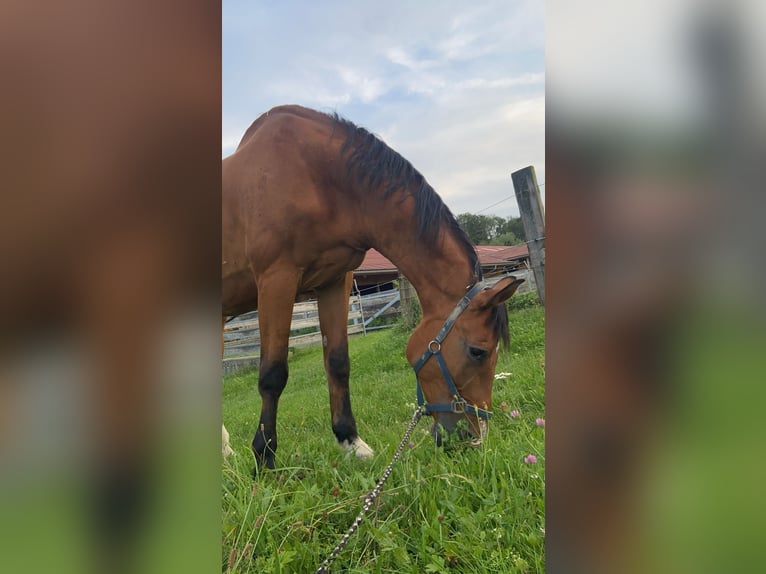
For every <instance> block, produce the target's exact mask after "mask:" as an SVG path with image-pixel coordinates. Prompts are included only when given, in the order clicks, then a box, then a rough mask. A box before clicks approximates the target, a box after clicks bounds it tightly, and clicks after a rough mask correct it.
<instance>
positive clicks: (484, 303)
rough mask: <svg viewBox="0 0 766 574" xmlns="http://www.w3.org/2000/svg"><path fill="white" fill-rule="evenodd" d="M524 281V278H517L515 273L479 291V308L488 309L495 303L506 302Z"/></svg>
mask: <svg viewBox="0 0 766 574" xmlns="http://www.w3.org/2000/svg"><path fill="white" fill-rule="evenodd" d="M522 283H524V279H516V277H514V276H513V275H511V276H509V277H503V278H502V279H501V280H500V281H498V282H497V283H495V284H494V285H493V286H492V287H490V288H488V289H485V290H484V291H481V292H480V293H478V294H477V295H476V304H477V305H478V306H479V309H488V308H490V307H494V306H495V305H500V303H505V302H506V301H507V300H508V299H510V298H511V295H513V294H514V293H515V292H516V289H518V288H519V285H521V284H522Z"/></svg>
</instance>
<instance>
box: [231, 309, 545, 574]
mask: <svg viewBox="0 0 766 574" xmlns="http://www.w3.org/2000/svg"><path fill="white" fill-rule="evenodd" d="M509 315H510V319H509V321H510V327H511V349H510V350H509V351H503V352H501V354H500V357H499V359H498V364H497V372H498V373H503V372H510V373H511V375H510V376H509V377H507V378H506V379H499V380H497V381H496V383H495V390H494V393H493V403H494V410H495V416H494V418H493V419H492V422H491V424H490V432H489V436H488V437H487V438H486V440H485V442H484V444H483V445H482V446H481V447H479V448H468V447H464V446H462V445H458V446H452V447H448V448H438V447H436V446H435V445H434V441H433V439H432V438H431V437H430V435H429V434H428V428H429V426H430V418H428V419H427V420H423V421H421V422H420V423H419V424H418V427H417V428H416V430H415V433H414V435H413V439H412V440H413V441H414V443H415V445H414V447H412V448H406V449H405V452H404V453H403V455H402V457H401V459H400V460H399V462H398V463H397V464H396V465H395V466H394V469H393V472H392V474H391V476H390V477H389V479H388V482H387V483H386V485H385V487H384V489H383V492H382V494H381V496H380V497H379V499H378V502H377V503H376V505H375V506H374V507H373V509H372V510H371V511H370V513H368V515H367V517H366V518H365V520H364V522H363V523H362V525H361V527H360V528H359V530H358V531H357V533H356V534H355V535H354V536H353V537H352V538H351V540H350V542H349V544H348V546H347V547H346V549H345V550H344V551H343V552H342V553H341V554H340V556H339V557H338V558H337V559H336V560H335V562H334V563H333V568H332V571H333V572H354V573H362V572H364V573H368V572H369V573H393V572H412V573H420V572H462V573H481V572H493V573H497V572H543V571H544V538H545V512H544V492H545V473H544V470H545V453H544V444H545V443H544V438H545V437H544V433H545V431H544V429H543V428H540V427H538V426H537V425H536V423H535V419H536V418H538V417H544V416H545V415H544V411H545V409H544V355H545V343H544V341H545V336H544V333H545V327H544V311H543V309H542V308H541V307H539V306H530V307H527V308H523V309H519V310H515V311H513V312H511V313H510V314H509ZM408 337H409V333H408V332H405V331H404V330H403V329H402V328H400V327H394V328H392V329H388V330H385V331H383V332H376V333H373V334H369V335H367V336H365V337H356V338H353V339H351V341H350V355H351V400H352V404H353V407H354V414H355V416H356V420H357V426H358V429H359V433H360V436H361V437H362V438H363V439H364V440H365V441H366V442H367V443H368V444H369V445H370V446H371V447H372V448H373V449H374V450H375V457H374V458H373V459H372V460H370V461H359V460H356V459H355V458H353V457H350V456H348V455H346V454H345V453H342V452H341V451H340V449H339V448H338V447H337V446H336V442H335V437H334V435H333V434H332V430H331V429H330V413H329V400H328V395H327V383H326V380H325V377H324V370H323V367H322V358H321V357H322V355H321V349H320V348H310V349H298V350H296V351H295V354H294V356H292V357H291V359H290V379H289V381H288V385H287V388H286V389H285V391H284V394H283V395H282V398H281V401H280V407H279V409H280V410H279V419H278V423H277V430H278V433H279V451H278V452H277V461H276V463H277V469H276V470H274V471H266V472H263V473H261V475H260V476H259V477H258V479H257V481H255V482H254V481H253V478H252V474H251V471H252V468H253V466H254V458H253V455H252V453H251V451H250V441H251V440H252V435H253V433H254V432H255V430H256V425H257V423H258V415H259V409H260V398H259V396H258V390H257V373H256V372H251V373H247V374H240V375H232V376H228V377H226V378H225V379H224V385H223V389H224V390H223V417H224V421H225V422H226V426H227V429H228V430H229V432H230V433H231V443H232V448H234V450H235V452H236V453H237V454H236V456H234V457H231V458H230V459H228V460H227V461H225V462H224V463H223V482H222V485H223V486H222V488H223V510H222V541H223V555H222V571H224V572H232V573H233V572H237V573H262V572H286V573H287V572H315V571H316V568H317V567H318V565H319V563H320V562H321V561H322V560H323V559H324V558H325V557H326V556H327V554H328V553H329V552H330V550H332V548H333V547H334V546H335V544H336V543H337V542H338V540H339V539H340V537H341V536H342V535H343V533H344V532H345V531H346V529H347V528H348V527H349V526H350V525H351V522H352V521H353V520H354V518H355V517H356V515H357V513H358V512H359V511H360V510H361V506H362V499H363V497H364V496H365V494H366V493H367V492H368V491H369V490H371V489H372V488H373V487H374V486H375V483H376V481H377V480H378V478H379V477H380V475H381V474H382V472H383V470H384V469H385V467H386V466H387V465H388V463H389V461H390V459H391V456H392V454H393V452H394V449H395V448H396V446H397V445H398V443H399V441H400V440H401V437H402V435H403V433H404V431H405V429H406V427H407V424H408V422H409V420H410V418H411V417H412V413H413V411H414V407H415V379H414V375H413V373H412V369H411V368H410V366H409V364H408V363H407V361H406V359H405V358H404V348H405V345H406V342H407V339H408ZM502 403H505V406H506V410H505V411H504V410H501V408H500V405H501V404H502ZM514 409H515V410H518V411H519V413H520V416H519V417H518V418H512V417H511V416H510V412H511V411H512V410H514ZM527 454H535V455H536V456H537V460H538V462H537V463H536V464H525V463H524V457H525V456H526V455H527Z"/></svg>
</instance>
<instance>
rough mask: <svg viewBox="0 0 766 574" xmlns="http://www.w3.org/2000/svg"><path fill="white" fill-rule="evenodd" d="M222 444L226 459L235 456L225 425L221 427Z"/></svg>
mask: <svg viewBox="0 0 766 574" xmlns="http://www.w3.org/2000/svg"><path fill="white" fill-rule="evenodd" d="M221 442H222V447H221V452H222V454H223V457H224V458H226V457H227V456H229V455H232V454H234V451H233V450H232V449H231V446H230V445H229V431H227V430H226V427H225V426H223V425H221Z"/></svg>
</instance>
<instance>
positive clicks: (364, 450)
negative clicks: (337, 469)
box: [338, 437, 375, 458]
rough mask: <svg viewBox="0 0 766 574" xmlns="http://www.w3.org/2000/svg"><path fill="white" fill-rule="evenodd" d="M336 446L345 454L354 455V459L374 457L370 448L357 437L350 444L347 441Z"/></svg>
mask: <svg viewBox="0 0 766 574" xmlns="http://www.w3.org/2000/svg"><path fill="white" fill-rule="evenodd" d="M338 446H339V447H340V448H341V449H342V450H345V451H346V452H353V453H354V455H356V458H372V457H373V456H374V455H375V452H374V451H373V450H372V449H371V448H370V445H368V444H367V443H366V442H364V441H363V440H362V439H361V438H359V437H356V438H355V439H354V440H353V441H351V442H349V441H347V440H344V441H343V442H339V443H338Z"/></svg>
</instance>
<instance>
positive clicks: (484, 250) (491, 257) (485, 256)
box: [356, 245, 529, 273]
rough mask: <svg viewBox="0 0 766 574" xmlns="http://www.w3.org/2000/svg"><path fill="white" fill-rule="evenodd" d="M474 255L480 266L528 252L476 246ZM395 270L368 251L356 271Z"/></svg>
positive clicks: (522, 248)
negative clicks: (477, 256)
mask: <svg viewBox="0 0 766 574" xmlns="http://www.w3.org/2000/svg"><path fill="white" fill-rule="evenodd" d="M476 253H478V255H479V261H480V262H481V264H482V265H496V264H500V263H508V262H510V261H515V260H518V259H524V258H525V257H527V256H528V255H529V250H528V249H527V246H526V245H477V246H476ZM395 270H396V266H395V265H394V264H393V263H391V262H390V261H389V260H388V259H386V258H385V257H383V255H381V254H380V252H378V251H376V250H375V249H370V250H369V251H368V252H367V254H366V255H365V256H364V261H362V264H361V265H360V266H359V267H357V269H356V271H357V272H358V273H370V272H372V273H375V272H383V271H395Z"/></svg>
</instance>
